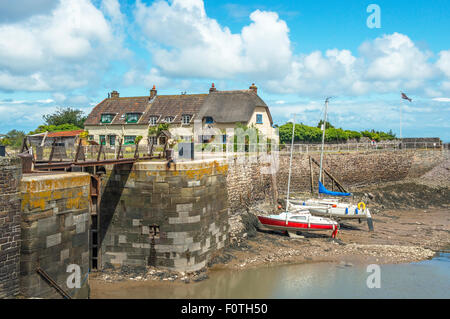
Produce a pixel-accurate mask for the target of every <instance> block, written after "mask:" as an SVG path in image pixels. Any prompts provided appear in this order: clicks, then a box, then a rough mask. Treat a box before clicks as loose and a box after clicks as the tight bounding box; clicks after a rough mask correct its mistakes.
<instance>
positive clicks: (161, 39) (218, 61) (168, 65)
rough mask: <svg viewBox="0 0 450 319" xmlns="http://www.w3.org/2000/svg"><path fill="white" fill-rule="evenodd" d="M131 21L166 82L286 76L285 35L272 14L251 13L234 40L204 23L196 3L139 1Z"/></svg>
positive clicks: (228, 33) (288, 52) (209, 22)
mask: <svg viewBox="0 0 450 319" xmlns="http://www.w3.org/2000/svg"><path fill="white" fill-rule="evenodd" d="M135 16H136V21H137V22H138V24H139V25H140V26H141V28H142V30H143V33H144V35H145V36H146V37H147V39H148V41H149V48H150V51H151V52H152V54H153V59H152V60H153V62H154V64H155V66H156V67H158V68H159V69H160V70H161V71H162V72H163V73H164V74H166V75H168V76H171V77H213V78H216V79H217V78H219V79H220V78H232V77H234V76H236V75H237V74H246V75H247V76H254V77H256V76H258V78H269V77H273V76H275V77H280V75H281V76H282V75H285V74H287V73H288V72H289V67H290V59H291V56H292V52H291V48H290V40H289V37H288V32H289V29H288V27H287V25H286V23H285V22H284V21H282V20H280V19H279V17H278V15H277V14H276V13H274V12H265V11H260V10H256V11H254V12H253V13H252V14H251V15H250V20H251V21H252V22H251V24H249V25H248V26H245V27H244V28H243V29H242V31H241V33H239V34H233V33H231V31H230V29H229V28H227V27H222V26H220V25H219V23H218V22H217V21H216V20H214V19H211V18H209V17H208V16H207V15H206V12H205V8H204V5H203V1H201V0H190V1H180V0H174V1H173V2H172V3H171V4H169V3H167V2H165V1H157V2H155V3H153V4H152V5H151V6H146V5H145V4H143V3H142V2H141V1H139V0H138V1H137V4H136V12H135Z"/></svg>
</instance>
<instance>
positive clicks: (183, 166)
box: [100, 160, 229, 271]
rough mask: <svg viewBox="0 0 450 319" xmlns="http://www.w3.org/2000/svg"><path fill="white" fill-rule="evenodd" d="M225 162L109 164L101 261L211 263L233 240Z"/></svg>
mask: <svg viewBox="0 0 450 319" xmlns="http://www.w3.org/2000/svg"><path fill="white" fill-rule="evenodd" d="M227 169H228V166H227V164H226V162H225V161H224V160H201V161H192V162H183V163H179V164H177V165H176V166H174V165H173V164H172V166H171V167H170V168H167V166H166V164H165V163H161V162H141V163H135V164H134V165H133V166H127V165H122V166H120V165H117V166H115V167H113V166H110V167H107V173H106V176H105V177H104V180H103V182H102V188H103V189H102V197H101V220H100V225H101V231H100V243H101V260H102V262H101V264H102V266H103V267H105V266H114V267H120V266H135V267H145V266H157V267H163V268H168V269H174V270H178V271H196V270H199V269H201V268H203V267H205V265H206V263H207V262H208V260H209V258H210V256H211V254H212V253H214V252H215V251H217V250H219V249H221V248H222V247H224V246H225V245H226V243H227V241H228V229H229V224H228V193H227V187H226V185H227V184H226V175H227Z"/></svg>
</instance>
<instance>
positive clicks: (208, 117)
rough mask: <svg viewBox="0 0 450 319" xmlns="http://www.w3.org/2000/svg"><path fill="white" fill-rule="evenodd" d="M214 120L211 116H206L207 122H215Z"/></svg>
mask: <svg viewBox="0 0 450 319" xmlns="http://www.w3.org/2000/svg"><path fill="white" fill-rule="evenodd" d="M213 123H214V120H213V118H212V117H211V116H207V117H205V124H213Z"/></svg>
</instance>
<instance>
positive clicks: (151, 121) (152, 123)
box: [148, 116, 158, 126]
mask: <svg viewBox="0 0 450 319" xmlns="http://www.w3.org/2000/svg"><path fill="white" fill-rule="evenodd" d="M156 122H158V117H157V116H150V119H149V121H148V124H150V125H152V126H154V125H156Z"/></svg>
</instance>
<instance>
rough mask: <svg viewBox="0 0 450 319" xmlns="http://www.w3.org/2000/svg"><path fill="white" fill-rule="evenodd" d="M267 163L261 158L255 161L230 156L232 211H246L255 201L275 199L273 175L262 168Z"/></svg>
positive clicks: (229, 180)
mask: <svg viewBox="0 0 450 319" xmlns="http://www.w3.org/2000/svg"><path fill="white" fill-rule="evenodd" d="M264 166H266V167H267V164H266V163H264V161H263V160H262V159H261V158H255V159H254V161H247V160H242V161H241V160H240V159H238V158H235V157H234V158H228V174H227V188H228V202H229V206H230V209H231V211H232V213H239V212H242V211H245V209H246V207H247V206H252V205H254V204H255V203H262V202H264V203H270V202H271V201H275V202H276V199H275V198H274V184H275V186H276V182H275V181H274V180H273V178H272V176H271V175H269V174H264V170H263V169H262V168H263V167H264Z"/></svg>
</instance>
